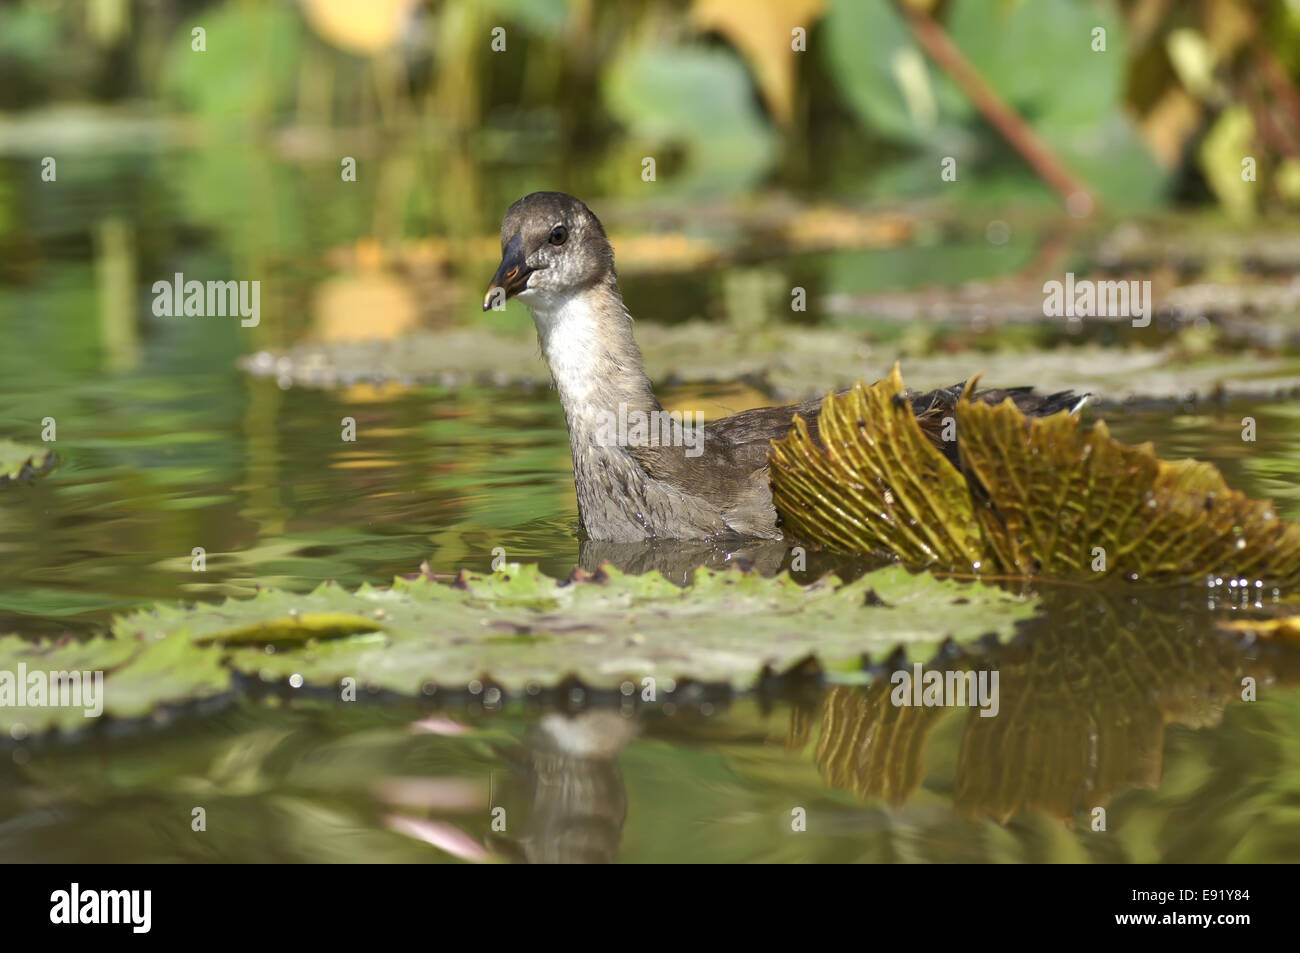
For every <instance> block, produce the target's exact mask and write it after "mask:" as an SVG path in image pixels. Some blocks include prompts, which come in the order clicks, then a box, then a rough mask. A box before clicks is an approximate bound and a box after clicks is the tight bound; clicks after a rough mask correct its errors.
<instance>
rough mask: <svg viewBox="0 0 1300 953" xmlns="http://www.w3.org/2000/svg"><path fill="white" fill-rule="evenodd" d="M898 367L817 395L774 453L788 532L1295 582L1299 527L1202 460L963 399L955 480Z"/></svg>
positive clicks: (928, 560) (1116, 572) (979, 559)
mask: <svg viewBox="0 0 1300 953" xmlns="http://www.w3.org/2000/svg"><path fill="white" fill-rule="evenodd" d="M903 391H904V387H903V379H902V375H901V374H900V373H899V370H898V367H897V366H895V367H894V371H893V373H892V374H891V375H890V376H889V377H888V378H887V379H886V380H883V381H879V382H878V383H876V384H873V385H872V386H870V387H864V386H862V385H861V384H859V385H858V386H857V387H855V388H853V389H852V390H850V391H848V392H847V393H845V394H842V395H839V396H836V395H833V394H832V395H829V396H827V398H826V400H825V402H824V403H823V405H822V412H821V417H820V421H819V423H820V434H821V436H820V440H821V442H820V443H818V442H815V441H813V440H812V439H811V438H810V436H809V434H808V428H807V427H806V426H805V424H804V422H803V419H802V418H796V419H795V421H794V424H795V426H794V427H793V428H792V430H791V432H790V434H789V435H788V436H787V437H785V438H784V439H782V440H780V441H776V442H775V443H774V445H773V455H772V459H773V467H772V496H773V501H774V502H775V504H776V507H777V510H778V511H779V512H780V513H781V514H782V516H783V517H784V519H785V523H786V526H787V527H788V528H789V530H790V531H791V532H792V533H794V534H795V535H798V536H802V537H803V538H805V539H808V540H811V541H816V542H820V543H824V544H826V545H828V546H831V547H833V548H836V549H841V550H847V551H859V552H869V551H877V550H887V551H892V552H895V553H897V554H899V555H900V556H901V557H902V558H903V559H904V560H905V561H907V562H910V563H914V564H919V565H941V566H953V567H957V566H960V567H971V568H973V569H976V570H980V571H983V572H1004V573H1014V574H1016V575H1020V576H1051V577H1060V576H1084V577H1086V578H1091V579H1102V578H1106V577H1112V576H1115V577H1120V578H1126V579H1130V580H1136V579H1142V580H1147V581H1157V582H1169V583H1172V582H1189V581H1201V580H1203V579H1205V578H1206V577H1207V576H1231V577H1233V578H1236V577H1249V578H1253V579H1260V580H1263V581H1267V582H1269V583H1271V584H1272V585H1276V586H1284V587H1288V588H1294V587H1296V586H1300V524H1297V523H1289V522H1287V521H1285V520H1281V519H1279V518H1278V516H1277V513H1276V509H1275V507H1274V506H1273V504H1272V503H1271V502H1270V501H1266V500H1264V501H1257V500H1251V499H1248V498H1247V497H1245V496H1244V495H1243V494H1241V493H1239V492H1237V491H1235V490H1232V489H1230V488H1229V487H1228V486H1227V485H1226V484H1225V483H1224V480H1223V475H1222V474H1221V473H1220V472H1219V471H1218V470H1217V469H1216V468H1215V467H1213V466H1211V465H1210V464H1207V463H1198V462H1196V461H1194V460H1184V461H1180V462H1178V463H1167V462H1165V461H1163V460H1159V459H1157V458H1156V455H1155V452H1154V450H1153V449H1152V447H1151V445H1150V444H1143V445H1142V446H1138V447H1130V446H1125V445H1124V444H1121V443H1119V442H1118V441H1116V440H1114V439H1112V438H1111V436H1110V434H1109V431H1108V430H1107V429H1106V425H1105V424H1104V423H1101V422H1099V423H1097V424H1096V426H1094V427H1093V428H1092V430H1091V431H1088V432H1085V431H1083V430H1082V428H1081V425H1080V422H1079V420H1078V418H1077V417H1074V416H1071V415H1070V414H1068V413H1065V412H1062V413H1059V414H1055V415H1053V416H1051V417H1045V418H1044V417H1038V418H1027V417H1026V416H1025V415H1024V414H1023V413H1022V412H1021V411H1020V410H1019V409H1018V408H1017V407H1016V406H1015V405H1014V404H1013V403H1012V402H1011V401H1009V400H1008V401H1004V402H1003V403H1002V404H999V405H997V406H993V405H990V404H986V403H982V402H976V401H972V400H968V399H965V398H963V399H962V400H961V401H960V402H959V404H958V407H957V411H956V418H955V425H956V439H957V447H958V451H959V454H960V458H961V469H960V470H958V469H957V468H956V467H954V466H953V465H952V464H951V463H950V462H949V461H948V459H947V458H946V457H945V456H944V455H943V454H941V453H940V452H939V451H938V450H936V449H935V448H934V446H933V445H932V444H930V442H929V440H928V439H927V438H926V437H925V436H924V434H922V432H921V428H920V425H919V423H918V422H917V419H916V416H915V415H914V414H913V413H912V409H911V405H910V404H909V403H908V402H907V401H898V402H897V403H895V397H896V396H897V395H900V394H902V393H903Z"/></svg>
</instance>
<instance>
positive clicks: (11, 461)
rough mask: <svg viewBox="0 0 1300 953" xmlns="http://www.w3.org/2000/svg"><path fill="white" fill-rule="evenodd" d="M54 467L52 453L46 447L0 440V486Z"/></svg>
mask: <svg viewBox="0 0 1300 953" xmlns="http://www.w3.org/2000/svg"><path fill="white" fill-rule="evenodd" d="M52 466H54V451H53V450H51V449H49V448H48V447H31V446H28V445H27V444H22V443H14V442H13V441H12V440H0V486H4V485H5V484H6V483H9V482H10V481H12V480H22V479H26V478H28V477H31V476H33V475H35V474H38V473H44V472H45V471H46V470H48V469H50V467H52Z"/></svg>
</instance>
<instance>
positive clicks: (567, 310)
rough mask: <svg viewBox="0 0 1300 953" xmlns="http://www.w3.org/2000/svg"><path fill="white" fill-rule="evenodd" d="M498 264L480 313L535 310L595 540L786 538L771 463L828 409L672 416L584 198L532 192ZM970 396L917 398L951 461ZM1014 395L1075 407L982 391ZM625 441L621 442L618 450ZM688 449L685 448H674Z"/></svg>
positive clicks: (1031, 405)
mask: <svg viewBox="0 0 1300 953" xmlns="http://www.w3.org/2000/svg"><path fill="white" fill-rule="evenodd" d="M501 247H502V262H501V267H500V268H499V269H498V271H497V274H496V276H495V277H494V278H493V281H492V286H491V288H490V289H489V292H488V297H487V299H486V300H485V302H484V308H487V307H489V306H490V305H491V304H492V303H493V302H494V301H504V298H506V297H510V296H518V297H519V299H520V300H521V301H524V302H525V303H526V304H527V305H528V306H529V308H530V309H531V310H532V312H533V319H534V321H535V323H536V325H537V333H538V339H539V341H540V342H541V347H542V354H543V356H544V357H545V359H546V362H547V364H548V365H549V366H550V370H551V376H552V379H553V380H554V382H555V387H556V390H557V391H558V393H559V397H560V402H561V404H562V405H563V407H564V416H565V421H566V423H567V424H568V429H569V444H570V449H571V451H572V454H573V478H574V485H575V487H576V489H577V496H578V513H579V516H580V518H581V521H582V526H583V529H584V531H585V532H586V534H587V536H588V537H589V538H590V539H593V540H607V541H612V542H636V541H641V540H649V539H702V538H708V537H734V538H749V539H779V538H780V537H781V535H782V533H781V528H780V520H779V517H778V514H777V512H776V508H775V507H774V506H773V504H772V492H771V487H770V484H769V472H768V468H769V463H768V452H769V450H770V449H771V442H772V441H773V440H776V439H779V438H781V437H784V436H785V435H786V433H787V432H788V431H789V429H790V425H791V421H792V420H793V418H794V415H795V414H798V415H800V416H801V417H803V418H804V420H805V421H806V422H807V424H808V428H809V433H810V435H811V436H812V437H813V439H817V436H818V430H817V418H818V415H819V413H820V411H821V401H820V400H811V401H806V402H804V403H801V404H790V405H786V406H781V407H763V408H758V409H754V410H746V411H743V412H741V413H738V414H733V415H731V416H729V417H723V418H721V419H719V420H715V421H712V422H710V423H707V424H705V425H703V430H702V431H700V432H694V433H690V432H686V431H684V430H683V429H680V428H684V427H686V426H688V425H687V424H685V423H682V422H680V421H674V422H673V423H672V426H675V427H677V428H679V429H677V430H672V431H671V432H670V431H669V429H668V426H669V424H668V422H667V417H666V415H664V414H663V408H662V406H661V405H660V403H659V401H658V399H657V398H656V397H655V395H654V390H653V388H652V387H651V384H650V380H649V378H648V377H646V374H645V370H644V368H643V365H642V360H641V352H640V349H639V348H638V347H637V345H636V341H635V340H634V339H633V337H632V318H631V316H630V315H629V314H628V312H627V309H626V308H625V307H624V305H623V298H622V295H621V294H620V292H619V288H618V279H617V277H616V275H615V272H614V254H613V249H612V248H611V247H610V245H609V241H608V240H607V239H606V237H605V232H604V229H603V228H602V226H601V224H600V221H599V220H598V219H597V218H596V216H595V215H594V214H592V212H591V210H590V209H588V208H587V206H586V205H584V204H583V203H582V202H580V201H579V200H577V199H575V198H573V197H572V196H569V195H565V194H564V193H561V192H535V193H533V194H532V195H529V196H526V197H525V198H522V199H520V200H519V201H518V202H516V203H515V204H514V205H512V206H511V207H510V209H509V211H508V212H507V213H506V217H505V221H504V223H503V224H502V228H501ZM961 392H962V385H954V386H953V387H949V388H944V389H942V390H937V391H932V392H930V393H926V394H914V395H909V396H910V399H911V400H912V406H913V409H914V410H915V412H916V414H917V418H918V420H919V421H920V423H921V427H922V429H923V430H924V431H925V432H926V433H927V435H929V436H930V438H931V440H932V441H933V442H934V444H935V445H936V446H937V447H939V448H940V449H941V450H943V451H944V452H945V453H947V454H949V456H950V458H952V459H953V460H954V463H955V462H956V459H955V454H956V447H955V444H954V443H952V442H945V441H943V440H942V438H941V435H940V432H941V429H942V420H943V417H944V416H947V415H948V414H949V413H950V412H951V410H952V409H953V408H954V407H955V405H956V401H957V399H958V397H959V396H960V394H961ZM1006 397H1010V398H1011V399H1012V400H1014V401H1015V402H1016V404H1017V405H1019V406H1020V407H1021V409H1022V410H1025V411H1026V412H1027V413H1030V414H1049V413H1055V412H1057V411H1059V410H1063V409H1070V408H1072V407H1077V405H1078V404H1079V403H1080V401H1079V398H1078V397H1076V396H1075V395H1073V394H1071V393H1069V392H1062V393H1058V394H1052V395H1050V396H1038V395H1035V394H1033V392H1032V391H1031V390H1030V389H1029V388H1015V389H1012V390H1006V391H983V392H981V393H979V394H977V395H976V398H977V399H980V400H989V401H1001V400H1002V399H1004V398H1006ZM629 419H631V420H638V419H639V420H656V419H657V420H660V421H664V422H665V429H664V430H663V431H662V432H660V431H655V430H654V429H653V428H651V431H650V432H651V433H662V436H663V439H653V438H652V439H644V438H645V435H646V432H645V431H644V430H643V431H641V432H640V433H639V434H638V433H637V432H636V431H635V428H633V431H631V432H632V434H633V439H628V433H629V431H628V430H627V428H623V429H618V428H615V427H612V426H611V423H612V422H613V421H627V420H629ZM614 435H617V439H611V438H612V437H613V436H614ZM672 438H684V439H672Z"/></svg>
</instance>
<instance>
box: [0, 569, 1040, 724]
mask: <svg viewBox="0 0 1300 953" xmlns="http://www.w3.org/2000/svg"><path fill="white" fill-rule="evenodd" d="M1034 605H1035V603H1034V602H1033V600H1030V599H1024V598H1021V597H1017V596H1014V595H1010V594H1008V593H1005V592H1003V591H1001V590H999V589H996V588H994V587H991V586H986V585H983V584H964V583H959V582H953V581H944V580H938V579H935V578H933V577H931V576H927V575H916V576H914V575H911V574H910V573H908V572H907V571H906V570H904V569H903V568H901V567H898V566H891V567H888V568H885V569H882V570H878V571H876V572H873V573H868V574H867V575H864V576H862V577H861V578H860V579H858V580H856V581H855V582H852V583H849V584H847V585H841V584H840V583H839V582H838V581H837V580H835V579H834V578H832V577H827V578H824V579H822V580H821V581H819V582H816V583H814V584H812V585H811V586H807V587H804V586H800V585H799V584H798V583H796V582H794V581H793V580H792V579H790V578H789V577H788V576H780V577H777V578H764V577H762V576H760V575H758V574H756V573H743V572H740V571H736V570H731V571H726V572H712V571H707V570H701V571H699V572H698V573H696V575H695V578H694V584H693V585H692V586H691V587H690V588H688V589H685V590H683V589H681V588H680V587H679V586H677V585H675V584H674V583H672V582H669V581H668V580H667V579H665V578H664V577H662V576H660V575H659V574H657V573H652V574H647V575H645V576H628V575H624V574H622V573H620V572H618V571H617V570H607V571H606V572H605V573H602V574H598V575H597V576H595V577H586V576H582V577H578V578H575V579H574V580H572V581H570V582H568V583H557V582H556V581H555V580H553V579H550V578H549V577H547V576H544V575H542V574H541V573H540V572H539V571H538V570H537V568H536V567H534V566H512V567H511V568H510V570H509V571H508V572H505V573H494V574H490V575H486V576H480V575H471V574H465V573H463V574H462V575H461V577H460V578H459V579H458V580H457V582H456V584H455V585H446V584H443V583H438V582H435V581H433V580H431V579H429V578H427V577H424V576H421V577H417V578H416V579H414V580H407V579H399V580H397V581H396V582H395V583H394V585H393V587H392V588H391V589H374V588H371V587H369V586H363V587H361V588H360V589H358V590H356V591H355V592H349V591H347V590H344V589H343V588H341V587H339V586H335V585H324V586H321V587H319V588H318V589H316V591H315V592H312V593H309V594H295V593H288V592H282V591H279V590H274V589H264V590H262V591H261V592H259V593H258V594H257V596H256V597H254V598H252V599H244V600H227V601H226V602H224V603H222V604H220V605H200V606H195V607H192V608H175V607H170V606H158V607H156V608H155V609H152V610H150V611H146V612H136V613H132V614H129V615H126V616H122V617H120V618H119V619H117V620H116V621H115V622H114V623H113V627H112V632H113V635H114V636H115V638H113V639H102V638H101V639H96V640H94V641H93V642H90V643H86V644H85V645H84V646H81V647H80V648H79V649H78V651H79V653H80V654H78V656H77V658H76V659H75V662H76V665H75V666H74V665H72V664H71V663H70V661H69V660H68V659H63V658H60V659H59V661H60V663H61V664H60V665H59V666H58V667H62V668H69V667H76V668H79V669H93V668H97V667H98V668H108V669H111V671H109V674H108V677H107V679H106V684H107V686H108V687H107V696H108V700H109V704H108V707H107V710H108V711H110V712H112V713H119V714H144V713H146V712H147V711H148V710H149V702H150V699H151V697H152V696H150V694H149V685H150V684H151V683H150V681H149V678H148V677H146V673H154V674H157V675H158V676H159V677H158V679H157V686H158V687H157V692H158V694H157V696H156V697H154V698H153V700H154V701H156V702H161V701H177V700H181V699H183V698H185V697H193V696H187V695H186V692H185V686H186V685H187V681H186V678H187V676H186V674H185V673H186V672H187V671H192V672H193V673H194V683H193V685H194V688H195V695H197V696H198V697H205V696H206V695H209V694H211V693H212V692H213V691H216V690H220V689H222V688H224V686H225V685H226V682H227V680H228V678H229V670H228V668H227V667H226V666H228V667H229V668H233V669H234V670H236V671H240V672H244V673H247V674H250V675H255V676H257V677H260V678H262V679H264V680H281V679H287V678H288V677H289V676H291V675H294V674H298V675H301V676H302V677H303V678H304V679H305V680H306V682H307V683H308V684H311V685H316V686H333V685H337V684H338V683H339V681H340V679H343V678H346V677H350V678H355V679H356V680H357V682H358V684H360V685H363V686H371V687H377V688H383V689H387V690H389V691H393V692H398V693H401V694H406V695H418V694H420V693H421V692H422V691H423V690H425V689H426V688H427V687H428V686H437V687H443V688H448V689H450V690H452V691H453V692H463V691H465V690H466V688H467V686H468V685H469V684H470V683H471V682H472V681H474V680H480V681H484V682H491V683H495V684H496V685H499V686H501V688H503V689H505V690H507V691H517V690H521V689H523V688H525V687H527V686H529V685H537V686H545V685H554V684H558V683H559V682H561V681H563V680H564V679H565V678H566V677H568V676H574V677H576V678H578V679H579V680H581V681H582V682H583V683H584V684H586V685H589V686H591V687H595V688H604V689H609V688H613V687H616V686H618V685H620V684H621V683H622V682H624V681H625V680H631V681H633V682H634V684H636V685H642V680H643V679H645V678H655V679H658V680H659V682H660V691H662V692H666V691H670V690H671V687H670V683H671V682H672V681H674V680H680V679H689V680H693V681H700V682H705V683H710V684H725V685H732V686H740V687H745V686H750V685H753V684H754V683H755V681H756V679H757V678H759V677H760V676H761V675H762V674H763V673H764V672H767V671H769V670H771V671H775V672H786V671H788V670H791V669H795V668H798V669H799V670H803V665H804V664H805V663H806V660H807V659H808V658H809V657H810V656H816V657H817V658H818V659H819V660H820V662H821V664H822V665H823V666H826V667H827V668H828V669H829V670H830V671H831V676H832V677H833V678H834V677H843V678H847V679H850V680H852V679H856V678H858V677H860V676H859V674H858V673H859V668H860V662H861V658H862V656H863V655H864V654H865V653H870V654H877V653H884V652H886V651H888V650H890V649H892V648H893V647H895V646H896V645H899V644H903V645H906V646H908V647H909V648H910V649H912V650H913V651H920V650H924V651H933V649H934V647H935V646H936V645H937V643H938V642H939V640H940V639H942V638H943V637H944V636H947V635H951V636H953V637H955V638H958V639H972V638H975V637H977V636H981V635H984V634H986V633H990V632H992V633H997V634H999V635H1007V634H1009V633H1010V632H1011V630H1012V628H1013V625H1014V624H1015V622H1017V621H1018V620H1021V619H1024V618H1027V617H1029V616H1031V615H1032V614H1033V611H1034ZM141 645H144V646H146V648H144V649H143V650H141V651H139V652H138V654H135V655H132V656H131V657H130V658H129V659H128V660H127V661H126V662H123V661H122V658H121V656H122V654H123V652H128V651H131V650H132V649H133V648H135V647H138V646H141ZM0 649H3V654H0V662H7V663H10V664H9V665H8V667H9V668H13V665H14V664H16V663H18V662H20V661H25V662H27V664H28V666H29V667H33V666H34V665H37V664H40V665H41V666H42V667H46V666H48V665H52V664H53V658H52V656H50V655H49V650H48V648H46V647H42V646H38V645H35V644H32V643H25V642H23V641H22V640H20V639H18V638H16V637H10V638H9V639H7V640H4V641H3V642H0ZM269 650H273V651H269ZM100 655H103V656H105V657H106V658H107V659H108V661H103V660H101V659H100V658H99V656H100ZM3 667H5V666H3V665H0V668H3ZM837 672H840V673H843V674H842V675H836V673H837ZM124 686H125V687H124ZM15 711H16V710H9V709H0V717H3V718H11V719H15V720H22V721H24V722H25V723H27V724H28V727H29V728H33V730H34V727H33V726H35V725H39V724H43V723H46V722H43V721H42V718H41V716H44V715H47V714H48V713H49V712H50V710H49V709H33V710H29V711H19V712H17V715H16V714H15ZM51 720H52V721H55V722H56V723H60V724H62V723H63V722H61V721H58V720H57V719H51ZM3 727H4V726H3V725H0V728H3Z"/></svg>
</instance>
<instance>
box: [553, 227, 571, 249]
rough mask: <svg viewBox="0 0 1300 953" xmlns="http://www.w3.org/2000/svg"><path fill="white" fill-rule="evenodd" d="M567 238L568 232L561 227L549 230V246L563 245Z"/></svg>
mask: <svg viewBox="0 0 1300 953" xmlns="http://www.w3.org/2000/svg"><path fill="white" fill-rule="evenodd" d="M568 237H569V230H568V229H567V228H565V227H564V226H563V225H556V226H555V227H554V228H553V229H551V244H552V245H563V244H564V241H565V239H567V238H568Z"/></svg>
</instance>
